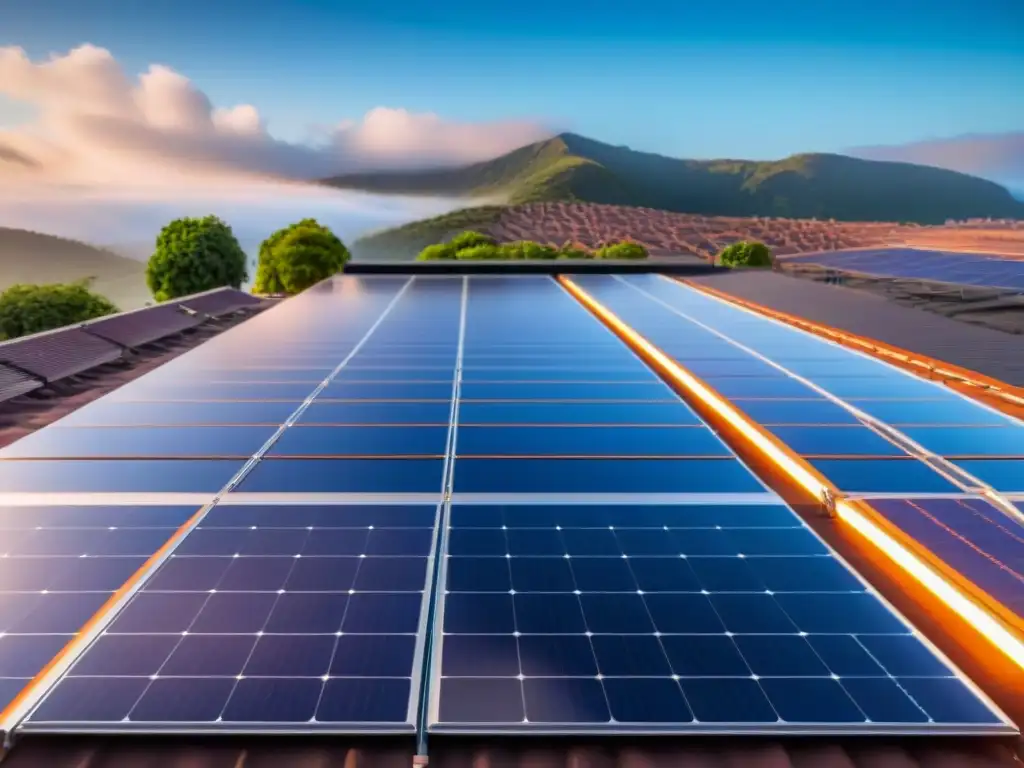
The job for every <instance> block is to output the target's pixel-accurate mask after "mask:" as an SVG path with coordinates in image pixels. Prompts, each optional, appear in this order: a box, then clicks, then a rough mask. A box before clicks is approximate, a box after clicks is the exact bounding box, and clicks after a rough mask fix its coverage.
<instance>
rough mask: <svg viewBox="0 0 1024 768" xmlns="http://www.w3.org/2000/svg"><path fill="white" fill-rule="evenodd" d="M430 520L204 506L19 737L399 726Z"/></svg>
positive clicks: (426, 510)
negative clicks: (51, 731)
mask: <svg viewBox="0 0 1024 768" xmlns="http://www.w3.org/2000/svg"><path fill="white" fill-rule="evenodd" d="M437 512H438V508H437V506H436V505H432V506H419V507H417V506H399V507H396V506H366V505H360V506H346V505H337V506H312V505H309V506H290V505H283V506H232V505H222V506H216V507H214V508H213V510H211V511H210V512H209V514H207V515H206V517H205V518H204V519H203V521H202V522H201V523H200V525H199V527H197V528H196V529H195V530H194V531H193V532H192V533H190V534H189V535H188V536H187V537H186V538H185V539H184V541H183V542H182V543H181V544H180V545H179V546H178V547H177V549H176V550H175V552H174V554H173V556H172V557H170V558H169V559H168V560H167V561H166V563H165V564H164V565H163V566H162V567H161V568H160V570H159V571H157V573H156V574H155V575H154V576H153V578H151V579H150V580H149V581H148V582H147V583H146V585H145V587H144V588H143V589H142V590H140V591H139V592H138V593H136V595H135V596H134V597H133V598H132V600H131V601H130V602H129V603H128V604H127V606H126V607H125V608H124V610H122V611H121V612H120V614H119V615H118V617H117V619H116V620H115V621H114V622H113V623H112V624H111V625H110V626H109V627H108V628H107V630H106V631H105V632H104V633H103V634H102V636H100V637H99V639H98V640H97V641H96V642H95V643H94V644H93V645H92V646H91V647H90V648H89V650H88V651H87V652H86V653H85V654H84V655H82V656H81V657H80V658H79V660H78V661H77V662H76V663H75V664H74V665H73V666H72V667H71V669H70V671H69V672H68V674H67V675H66V676H65V677H64V678H62V680H61V682H60V683H59V684H58V685H57V686H56V688H54V689H53V691H52V692H51V693H50V694H49V695H48V696H47V697H46V698H45V699H44V700H43V702H42V703H41V704H40V706H39V707H38V708H37V709H35V711H33V712H32V714H31V716H30V717H29V719H28V721H27V724H26V725H27V728H28V729H32V728H43V729H46V728H58V729H60V730H74V729H78V730H87V729H89V728H90V727H94V728H102V727H104V726H106V727H108V728H109V727H116V728H117V729H118V730H125V731H127V730H132V729H142V730H153V729H161V728H174V729H177V730H202V729H218V730H234V729H238V730H244V729H250V728H252V729H260V730H273V729H275V728H286V729H287V728H289V727H301V728H302V729H303V730H316V729H326V730H332V731H348V730H359V731H395V732H401V731H411V730H413V728H414V718H415V710H416V696H417V692H418V684H419V680H418V678H419V670H418V668H417V659H418V657H420V656H421V655H422V653H423V643H424V632H423V626H422V624H423V620H424V616H423V611H422V607H423V604H424V593H425V590H426V587H427V584H428V577H429V575H430V570H429V568H428V563H429V561H430V556H431V545H432V541H433V536H434V527H435V523H436V518H437Z"/></svg>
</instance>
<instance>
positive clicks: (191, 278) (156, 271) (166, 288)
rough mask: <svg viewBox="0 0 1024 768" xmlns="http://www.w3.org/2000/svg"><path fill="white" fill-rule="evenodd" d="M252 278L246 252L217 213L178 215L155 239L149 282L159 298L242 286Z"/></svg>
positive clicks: (159, 299)
mask: <svg viewBox="0 0 1024 768" xmlns="http://www.w3.org/2000/svg"><path fill="white" fill-rule="evenodd" d="M248 279H249V274H248V270H247V269H246V258H245V252H244V251H243V250H242V247H241V246H240V245H239V244H238V240H236V239H235V236H234V234H233V233H232V231H231V227H229V226H228V225H227V224H225V223H224V222H223V221H221V220H220V219H218V218H217V217H216V216H205V217H203V218H201V219H200V218H182V219H175V220H174V221H172V222H171V223H170V224H168V225H167V226H166V227H164V228H163V229H162V230H161V231H160V234H159V235H158V236H157V239H156V250H155V251H154V252H153V255H152V256H150V258H149V264H147V265H146V284H147V285H148V286H149V290H150V291H151V292H152V294H153V298H155V299H156V300H157V301H167V300H168V299H176V298H179V297H181V296H188V295H190V294H193V293H200V292H201V291H209V290H211V289H213V288H221V287H224V286H231V287H232V288H240V287H241V286H242V283H244V282H245V281H246V280H248Z"/></svg>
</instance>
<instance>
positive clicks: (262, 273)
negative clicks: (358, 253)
mask: <svg viewBox="0 0 1024 768" xmlns="http://www.w3.org/2000/svg"><path fill="white" fill-rule="evenodd" d="M349 258H350V254H349V252H348V248H346V247H345V244H344V243H343V242H341V240H339V239H338V237H337V236H336V235H335V234H334V233H333V232H331V230H330V229H328V228H327V227H325V226H323V225H322V224H320V223H319V222H318V221H317V220H316V219H303V220H302V221H299V222H296V223H295V224H290V225H289V226H287V227H284V228H283V229H279V230H278V231H277V232H275V233H274V234H272V235H271V236H270V237H268V238H267V239H266V240H264V241H263V244H262V245H260V256H259V263H258V266H257V269H256V284H255V286H254V288H253V290H254V291H255V292H256V293H287V294H295V293H300V292H302V291H304V290H306V289H307V288H310V287H312V286H314V285H316V284H317V283H319V282H320V281H322V280H326V279H327V278H328V277H330V276H331V275H335V274H337V273H338V272H340V271H341V270H342V269H344V267H345V264H346V263H347V262H348V260H349Z"/></svg>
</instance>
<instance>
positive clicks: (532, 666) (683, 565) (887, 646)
mask: <svg viewBox="0 0 1024 768" xmlns="http://www.w3.org/2000/svg"><path fill="white" fill-rule="evenodd" d="M520 516H521V517H522V521H523V524H522V525H520V524H519V520H520ZM450 524H451V526H450V530H449V531H448V538H447V551H446V558H445V561H444V590H445V594H444V603H443V611H442V613H441V616H440V618H439V621H440V623H441V629H442V631H443V634H442V636H441V643H440V647H439V648H437V650H436V653H437V659H436V662H435V663H436V669H437V672H436V673H437V674H439V677H440V680H439V692H438V694H437V696H436V701H435V704H434V708H433V711H432V713H431V714H432V721H431V725H432V729H433V730H435V731H439V732H473V731H476V732H485V733H501V732H508V733H517V732H528V731H541V732H557V733H571V732H581V731H598V732H610V731H629V730H635V731H647V732H665V731H688V730H690V731H697V732H737V731H757V732H779V731H783V730H787V729H789V730H794V731H799V732H805V733H806V732H812V733H813V732H834V731H838V730H860V731H886V730H895V731H901V732H902V731H913V730H915V729H919V730H921V731H924V732H936V731H943V730H948V731H951V732H957V731H970V730H974V729H977V730H982V731H983V730H986V729H990V728H991V729H998V728H1000V727H1002V724H1001V722H1000V720H999V718H998V717H996V715H994V714H993V713H992V712H991V711H990V710H989V708H988V706H987V705H986V704H985V703H984V702H983V701H982V700H981V699H979V698H978V696H977V694H976V693H974V692H973V690H972V689H971V688H970V687H968V686H967V685H966V684H965V683H964V682H963V681H962V680H961V679H959V677H958V676H957V675H956V673H955V672H954V671H953V670H952V669H951V668H950V667H949V666H948V665H947V664H946V663H945V662H944V661H942V660H941V659H940V658H938V657H937V656H936V655H935V653H934V652H933V651H932V650H931V649H930V648H929V647H927V646H926V645H925V644H924V643H923V642H922V641H921V640H920V639H919V638H918V637H916V636H915V635H914V634H913V633H912V631H911V630H910V628H909V627H908V626H907V625H906V624H904V623H903V622H902V621H901V620H900V619H898V618H897V617H896V616H895V614H893V613H892V612H891V611H890V610H889V609H888V608H887V607H886V606H885V605H883V604H882V603H881V602H880V601H879V599H878V598H876V597H875V596H874V594H872V593H870V592H868V591H866V589H865V587H864V585H863V583H861V582H860V581H859V580H858V579H857V578H856V577H854V576H853V575H852V574H851V573H850V571H848V570H847V569H846V568H845V566H843V565H842V564H841V563H839V562H838V561H836V560H835V559H834V558H833V557H832V556H831V555H830V554H829V552H828V550H827V549H826V548H825V547H824V546H823V545H822V543H821V542H820V541H819V540H818V539H817V537H816V536H815V535H814V534H813V533H812V532H811V531H810V530H809V529H807V528H806V527H805V526H804V525H803V524H802V523H801V522H800V521H799V519H798V518H797V517H796V516H795V515H794V514H793V513H792V512H791V511H790V510H789V509H788V508H786V507H783V506H758V507H736V506H730V505H720V506H687V505H680V506H657V507H646V506H627V505H623V506H622V507H618V508H616V507H608V506H604V507H600V506H598V507H592V506H589V505H588V506H577V507H571V508H567V507H551V506H509V505H504V506H500V505H496V506H461V505H456V506H454V507H453V509H452V512H451V517H450Z"/></svg>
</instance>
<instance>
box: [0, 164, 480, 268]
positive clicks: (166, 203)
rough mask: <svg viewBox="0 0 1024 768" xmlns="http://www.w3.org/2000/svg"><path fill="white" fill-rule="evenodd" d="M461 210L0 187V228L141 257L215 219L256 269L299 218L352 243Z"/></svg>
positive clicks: (225, 185)
mask: <svg viewBox="0 0 1024 768" xmlns="http://www.w3.org/2000/svg"><path fill="white" fill-rule="evenodd" d="M466 205H467V203H466V201H465V200H455V199H440V198H426V197H400V196H380V195H368V194H363V193H358V192H351V191H342V190H333V189H330V188H326V187H319V186H315V185H312V184H298V183H296V184H291V183H281V182H271V181H263V180H259V181H254V180H251V179H241V180H235V179H231V180H215V181H204V182H202V183H199V182H195V183H183V184H178V185H174V186H166V185H164V186H145V185H138V186H119V187H113V188H99V187H96V188H90V187H74V186H52V185H25V184H18V185H17V186H16V187H14V188H11V187H8V188H7V189H6V190H4V189H0V227H13V228H16V229H28V230H33V231H35V232H42V233H45V234H50V235H57V236H59V237H65V238H70V239H73V240H80V241H83V242H86V243H89V244H91V245H96V246H101V247H104V248H108V249H110V250H112V251H114V252H116V253H118V254H120V255H123V256H128V257H131V258H135V259H147V258H149V255H150V254H151V253H152V251H153V245H154V243H155V240H156V236H157V234H158V233H159V231H160V229H161V227H163V226H164V225H165V224H166V223H167V222H169V221H171V220H172V219H175V218H178V217H180V216H205V215H207V214H214V215H216V216H219V217H220V218H222V219H223V220H224V221H226V222H227V223H228V224H229V225H230V226H231V228H232V229H233V231H234V233H235V236H236V237H237V238H238V241H239V242H240V243H241V245H242V248H243V249H244V250H245V251H246V253H247V254H248V255H249V257H250V261H253V263H254V260H255V257H256V254H257V253H258V251H259V245H260V243H261V242H262V241H263V239H264V238H266V237H267V236H268V235H269V234H270V233H271V232H273V231H274V230H276V229H278V228H280V227H283V226H285V225H287V224H290V223H292V222H295V221H298V220H300V219H304V218H315V219H317V220H318V221H319V222H320V223H321V224H324V225H325V226H328V227H330V228H331V229H332V230H333V231H334V233H335V234H336V235H338V237H340V238H341V239H342V240H343V241H344V242H345V243H346V244H349V245H351V243H352V242H353V241H354V240H356V239H357V238H359V237H361V236H362V235H365V234H368V233H370V232H373V231H375V230H378V229H384V228H387V227H393V226H397V225H399V224H403V223H407V222H409V221H415V220H416V219H422V218H427V217H429V216H436V215H438V214H440V213H444V212H446V211H450V210H454V209H456V208H461V207H465V206H466Z"/></svg>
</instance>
